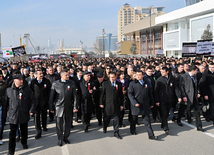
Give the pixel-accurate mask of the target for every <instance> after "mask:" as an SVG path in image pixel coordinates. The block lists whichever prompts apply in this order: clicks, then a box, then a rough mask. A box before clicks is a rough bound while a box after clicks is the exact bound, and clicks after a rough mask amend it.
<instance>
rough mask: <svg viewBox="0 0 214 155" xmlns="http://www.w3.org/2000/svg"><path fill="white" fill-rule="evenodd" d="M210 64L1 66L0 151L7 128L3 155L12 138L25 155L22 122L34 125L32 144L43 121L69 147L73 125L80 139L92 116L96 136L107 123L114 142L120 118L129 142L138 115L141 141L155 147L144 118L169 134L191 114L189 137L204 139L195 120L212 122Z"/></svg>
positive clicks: (99, 61) (144, 61) (91, 61)
mask: <svg viewBox="0 0 214 155" xmlns="http://www.w3.org/2000/svg"><path fill="white" fill-rule="evenodd" d="M213 62H214V61H213V60H212V59H210V58H203V59H202V58H194V59H193V58H180V59H178V58H173V57H171V58H168V57H162V58H158V57H146V58H143V57H141V58H136V57H133V58H66V59H48V60H43V61H40V62H30V61H17V62H4V63H1V64H0V67H1V70H0V145H2V144H3V141H2V138H3V134H4V132H3V131H4V126H5V123H6V120H8V122H9V125H10V133H9V147H8V148H9V150H8V154H14V153H15V147H16V141H19V140H20V137H21V143H22V145H23V149H27V148H28V145H27V138H28V121H29V120H30V115H31V117H34V124H35V129H36V134H35V139H40V137H41V136H42V131H44V132H48V128H47V116H49V122H53V121H54V119H55V120H56V131H57V136H58V145H59V146H62V145H63V142H64V143H65V144H69V143H70V141H69V140H68V137H69V135H70V130H71V128H73V121H75V122H77V123H80V121H82V123H83V128H84V132H85V133H88V132H89V131H90V120H91V118H92V116H93V115H94V116H96V118H97V121H98V125H99V126H103V132H104V133H106V132H107V127H108V125H109V123H110V121H111V119H113V127H114V137H116V138H118V139H122V137H121V136H120V134H119V128H121V127H125V124H124V123H123V118H124V114H125V112H126V113H128V121H129V122H130V124H129V125H130V133H131V134H132V135H137V131H136V124H139V121H138V116H139V115H140V116H142V118H143V122H144V124H145V127H146V129H147V132H148V138H149V139H151V140H156V139H158V137H157V136H155V134H154V132H153V129H152V126H151V120H150V115H152V118H153V119H152V120H153V121H154V122H156V123H161V125H160V127H161V128H162V129H163V131H164V132H165V133H166V134H169V133H170V132H169V126H168V118H170V119H171V120H172V121H173V122H176V123H177V124H178V125H179V126H183V124H182V123H181V118H182V117H185V119H187V121H188V123H191V122H192V117H193V115H192V113H191V111H192V110H194V116H195V119H196V127H197V130H198V131H202V132H204V131H205V130H204V129H203V128H202V123H201V114H203V116H204V117H205V119H206V121H208V122H209V121H212V122H214V63H213ZM178 105H179V106H178ZM178 107H179V108H178ZM202 109H203V112H202ZM175 110H178V114H176V115H175V114H174V111H175ZM47 111H48V112H49V113H47ZM126 125H128V124H126Z"/></svg>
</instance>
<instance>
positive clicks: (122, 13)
mask: <svg viewBox="0 0 214 155" xmlns="http://www.w3.org/2000/svg"><path fill="white" fill-rule="evenodd" d="M163 9H164V7H154V8H153V12H155V13H156V14H157V15H162V14H165V11H163ZM149 12H150V8H144V7H141V6H137V7H135V8H133V7H132V6H131V5H129V4H127V3H126V4H124V5H123V6H122V7H121V8H120V10H119V11H118V22H117V25H118V26H117V29H118V42H121V41H131V40H132V39H133V38H132V37H131V36H126V35H124V33H123V27H124V26H126V25H129V24H132V23H135V22H138V21H140V20H143V19H144V18H146V16H147V14H148V13H149Z"/></svg>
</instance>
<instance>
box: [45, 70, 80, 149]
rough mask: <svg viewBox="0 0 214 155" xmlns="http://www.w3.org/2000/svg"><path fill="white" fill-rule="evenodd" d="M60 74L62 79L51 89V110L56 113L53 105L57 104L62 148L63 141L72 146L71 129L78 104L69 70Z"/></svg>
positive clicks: (57, 127)
mask: <svg viewBox="0 0 214 155" xmlns="http://www.w3.org/2000/svg"><path fill="white" fill-rule="evenodd" d="M60 74H61V79H60V80H57V81H56V82H54V83H53V84H52V87H51V92H50V99H49V109H50V111H51V113H54V104H53V103H55V109H56V117H57V119H56V130H57V136H58V145H59V146H62V144H63V141H64V142H65V143H66V144H70V141H69V140H68V137H69V135H70V129H71V119H72V112H73V111H74V112H77V111H78V110H77V108H78V102H77V95H76V86H75V83H74V82H73V81H70V80H68V79H69V70H68V69H63V70H62V71H61V73H60ZM73 108H74V109H73ZM63 125H64V126H65V131H64V130H63ZM63 131H64V135H63Z"/></svg>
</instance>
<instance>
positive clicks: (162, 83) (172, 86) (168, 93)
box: [155, 74, 180, 131]
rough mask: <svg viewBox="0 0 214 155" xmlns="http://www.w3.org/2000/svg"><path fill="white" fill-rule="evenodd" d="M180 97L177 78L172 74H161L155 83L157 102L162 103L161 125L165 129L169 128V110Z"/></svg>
mask: <svg viewBox="0 0 214 155" xmlns="http://www.w3.org/2000/svg"><path fill="white" fill-rule="evenodd" d="M177 97H178V98H180V94H179V90H178V87H177V85H176V82H175V78H174V77H173V76H172V75H170V74H169V75H168V78H167V77H164V76H161V77H160V78H158V80H157V81H156V84H155V103H160V109H161V117H162V124H161V127H162V128H163V129H164V131H166V130H169V128H168V122H167V118H168V116H169V110H170V108H171V106H172V104H173V102H175V100H177Z"/></svg>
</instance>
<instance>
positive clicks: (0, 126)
mask: <svg viewBox="0 0 214 155" xmlns="http://www.w3.org/2000/svg"><path fill="white" fill-rule="evenodd" d="M2 79H3V75H2V71H0V145H2V144H3V142H2V138H3V130H4V126H5V122H6V117H4V118H3V117H2V102H3V97H4V94H5V90H6V89H7V83H6V82H4V81H3V80H2Z"/></svg>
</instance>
